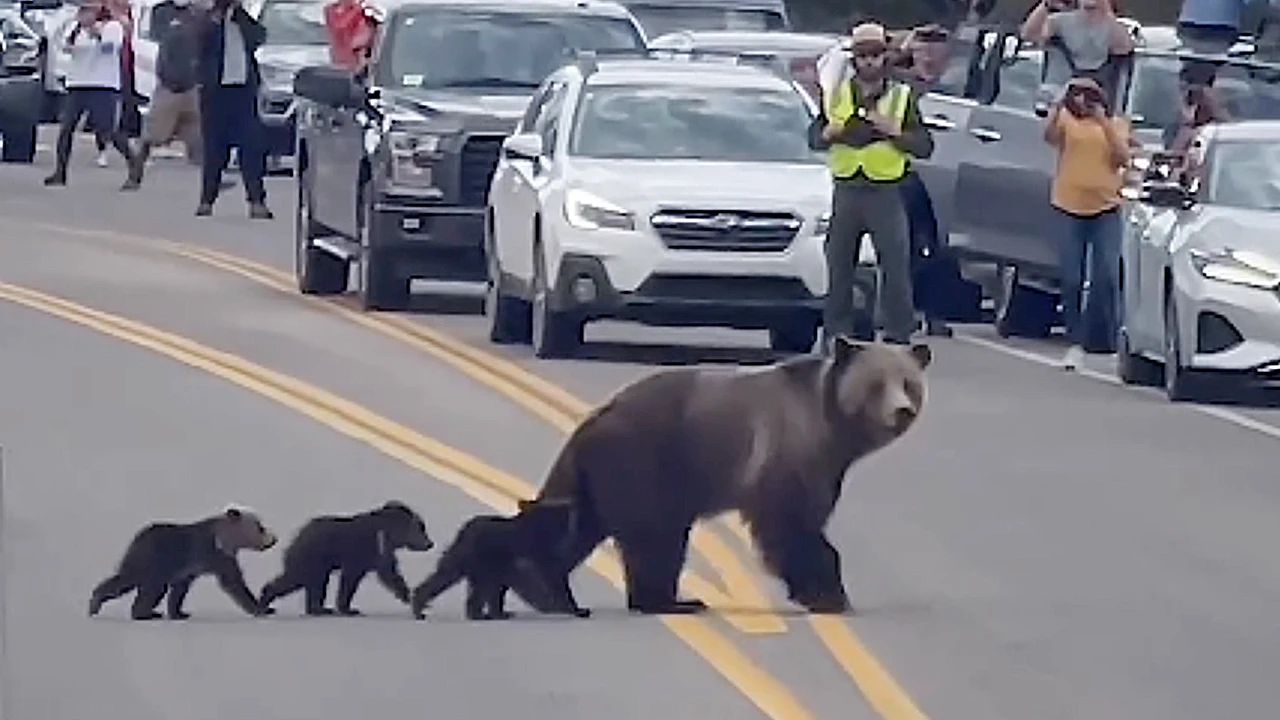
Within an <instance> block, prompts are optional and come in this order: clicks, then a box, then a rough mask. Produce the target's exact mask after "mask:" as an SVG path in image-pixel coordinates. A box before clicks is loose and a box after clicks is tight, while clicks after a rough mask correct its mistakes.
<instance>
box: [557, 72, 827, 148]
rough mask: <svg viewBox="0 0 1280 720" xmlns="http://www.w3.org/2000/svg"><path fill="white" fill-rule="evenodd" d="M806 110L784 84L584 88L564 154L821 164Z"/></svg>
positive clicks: (798, 96)
mask: <svg viewBox="0 0 1280 720" xmlns="http://www.w3.org/2000/svg"><path fill="white" fill-rule="evenodd" d="M809 122H810V115H809V110H808V107H807V106H806V105H805V103H804V100H803V98H802V97H801V96H800V95H799V94H798V93H795V92H790V91H786V90H766V89H752V88H716V87H706V86H697V87H693V86H689V87H680V86H672V85H652V86H649V85H645V86H636V85H605V86H595V87H588V88H587V89H586V91H585V92H584V93H583V99H582V104H581V106H580V110H579V111H578V121H577V123H576V126H577V127H576V131H575V133H574V135H573V137H572V138H571V139H570V146H569V152H570V154H572V155H578V156H584V157H591V158H603V159H637V160H643V159H649V160H708V161H725V162H770V163H805V164H808V163H821V162H822V155H821V154H820V153H817V152H815V151H814V150H811V149H810V148H809V143H808V128H809Z"/></svg>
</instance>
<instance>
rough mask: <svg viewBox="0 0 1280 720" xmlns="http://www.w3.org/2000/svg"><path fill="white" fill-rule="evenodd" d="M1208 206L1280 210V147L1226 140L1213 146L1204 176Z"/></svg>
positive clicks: (1202, 192) (1202, 193) (1269, 144)
mask: <svg viewBox="0 0 1280 720" xmlns="http://www.w3.org/2000/svg"><path fill="white" fill-rule="evenodd" d="M1203 177H1204V178H1205V179H1204V184H1203V186H1202V188H1201V197H1203V199H1204V201H1205V202H1207V203H1212V204H1214V205H1224V206H1227V207H1233V208H1242V209H1246V210H1269V211H1275V210H1280V144H1277V143H1263V142H1257V141H1224V142H1218V143H1215V144H1214V145H1213V148H1212V149H1211V150H1210V152H1209V157H1208V158H1207V165H1206V167H1205V171H1204V174H1203Z"/></svg>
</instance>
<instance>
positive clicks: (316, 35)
mask: <svg viewBox="0 0 1280 720" xmlns="http://www.w3.org/2000/svg"><path fill="white" fill-rule="evenodd" d="M258 22H260V23H262V27H264V28H266V31H267V40H266V43H267V44H268V45H327V44H329V33H328V31H327V30H325V27H324V5H323V4H322V3H311V2H268V3H267V4H265V5H263V6H262V15H261V16H260V17H259V18H258Z"/></svg>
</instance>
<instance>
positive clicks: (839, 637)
mask: <svg viewBox="0 0 1280 720" xmlns="http://www.w3.org/2000/svg"><path fill="white" fill-rule="evenodd" d="M29 224H31V225H33V226H36V227H42V228H44V229H47V230H50V231H53V232H57V233H62V234H71V235H80V236H86V237H99V238H103V239H108V240H114V241H123V242H127V243H130V244H142V245H144V246H147V247H159V248H160V249H162V250H165V251H166V252H169V253H172V254H175V255H179V256H182V257H185V258H187V259H190V260H192V261H195V262H198V263H201V264H204V265H207V266H211V267H215V268H218V269H220V270H223V271H226V272H228V273H232V274H235V275H238V276H240V277H243V278H245V279H247V280H250V281H252V282H254V283H257V284H260V285H264V286H267V287H271V288H273V289H276V290H278V291H280V292H283V293H285V294H288V295H290V296H291V297H294V298H299V299H302V300H305V301H307V302H310V303H312V304H314V305H316V306H318V307H321V308H323V309H324V310H326V311H328V312H332V313H335V314H337V315H339V316H341V317H343V318H344V319H346V320H349V321H351V322H354V323H356V324H358V325H360V326H362V327H365V328H368V329H370V330H373V331H374V332H377V333H379V334H382V335H384V336H388V337H391V338H394V339H396V340H398V341H400V342H403V343H406V344H408V345H410V346H412V347H415V348H417V349H420V350H423V351H425V352H427V353H429V354H431V355H433V356H434V357H436V358H437V359H439V360H441V361H443V362H445V363H446V364H448V365H450V366H452V367H454V368H455V369H457V370H458V371H459V372H462V373H463V374H465V375H467V376H468V377H471V378H472V379H474V380H477V381H478V382H481V383H482V384H485V385H487V386H489V387H491V388H492V389H494V390H496V391H497V392H499V393H501V394H503V395H504V396H506V397H508V398H509V399H511V400H512V401H514V402H515V403H517V404H518V405H520V406H522V407H524V408H525V409H527V410H528V411H530V412H531V413H533V414H534V415H536V416H537V417H539V418H542V419H543V420H545V421H547V422H548V423H550V424H551V425H553V426H555V427H556V428H558V429H560V430H561V431H562V432H565V433H568V432H571V431H572V430H573V428H574V427H576V426H577V424H578V422H579V421H580V420H581V418H582V417H583V416H585V414H586V413H587V412H588V411H589V410H590V405H589V404H587V403H585V402H584V401H582V400H581V399H579V398H577V397H575V396H573V395H571V394H570V393H568V392H567V391H565V390H564V389H563V388H560V387H558V386H556V385H554V384H552V383H550V382H548V381H546V380H544V379H542V378H540V377H537V376H536V375H534V374H532V373H530V372H528V371H527V370H525V369H524V368H522V367H520V366H519V365H517V364H515V363H513V362H510V361H507V360H505V359H502V358H500V357H497V356H494V355H492V354H489V353H486V352H484V351H482V350H479V349H477V348H474V347H472V346H470V345H467V344H466V343H464V342H462V341H459V340H457V339H455V338H453V337H451V336H449V335H447V334H445V333H442V332H439V331H436V330H433V329H431V328H428V327H425V326H423V325H421V324H418V323H414V322H411V321H409V320H406V319H405V318H401V317H397V316H394V315H371V314H366V313H364V312H361V311H360V310H358V309H356V308H355V307H354V306H353V305H352V304H351V303H350V302H349V301H347V300H345V299H341V298H339V299H326V298H319V297H311V296H302V295H299V294H298V293H297V291H296V286H295V284H294V280H293V277H292V276H291V275H290V274H288V273H283V272H280V271H278V270H276V269H274V268H270V267H266V266H263V265H260V264H258V263H254V262H251V261H248V260H245V259H243V258H239V257H235V256H232V255H228V254H224V253H219V252H215V251H211V250H205V249H202V248H194V247H191V246H190V245H184V244H181V243H174V242H171V241H167V240H161V239H158V238H142V237H138V236H134V235H126V234H121V233H114V232H110V231H100V230H88V229H83V228H73V227H66V226H61V225H49V224H43V223H35V222H32V223H29ZM154 332H158V331H154ZM188 342H189V341H188ZM214 352H216V351H214ZM240 362H243V361H240ZM263 370H265V369H263ZM289 382H293V383H297V382H298V381H296V380H292V379H289ZM314 391H315V392H323V391H320V390H319V389H315V390H314ZM326 395H327V393H326ZM329 397H332V396H329ZM344 402H345V401H344ZM348 405H350V404H349V403H348ZM352 407H356V408H357V409H358V406H352ZM362 412H365V413H367V411H363V410H362ZM374 417H376V416H374ZM380 421H381V422H382V423H385V424H386V425H387V426H394V424H393V423H390V421H387V420H385V419H380ZM395 427H399V426H395ZM400 429H401V430H402V431H404V432H410V433H412V431H409V430H408V429H407V428H400ZM414 434H415V435H416V433H414ZM417 437H418V438H419V439H420V440H421V441H423V442H427V443H432V444H434V446H435V447H436V448H437V450H439V449H441V448H443V449H444V450H447V451H448V452H449V453H451V454H453V455H454V456H458V457H467V456H465V455H462V454H461V453H459V452H458V451H456V450H453V449H452V448H448V447H447V446H443V445H441V444H439V443H436V442H435V441H432V440H430V439H428V438H425V437H423V436H421V435H418V436H417ZM396 457H400V456H399V455H396ZM468 460H469V462H471V463H473V466H472V467H473V469H474V468H475V467H481V468H484V471H483V472H481V474H480V477H490V478H492V477H498V476H501V477H503V478H505V479H504V480H503V481H502V483H503V487H505V488H506V491H507V492H506V494H507V495H508V497H523V496H527V495H529V494H532V492H533V489H532V488H529V487H527V486H526V485H524V484H523V482H522V481H520V480H518V479H516V478H514V477H511V476H509V475H505V474H503V473H501V472H500V471H498V470H496V469H493V468H488V467H487V466H484V465H483V463H480V462H479V461H478V460H474V459H470V458H468ZM410 464H412V463H410ZM414 467H417V466H416V465H415V466H414ZM431 474H436V473H434V472H432V473H431ZM442 479H443V478H442ZM482 484H483V485H489V486H491V487H492V483H488V482H482ZM512 488H521V489H520V490H519V491H516V492H514V494H512V492H511V491H512ZM464 489H465V488H464ZM468 492H470V491H468ZM472 494H473V495H474V493H472ZM722 522H723V523H724V524H725V526H726V527H727V528H728V529H729V530H730V531H731V532H732V534H733V535H735V536H737V537H738V538H739V540H741V541H742V542H743V543H744V544H745V545H746V546H747V547H750V539H749V537H748V536H747V533H746V530H745V528H744V527H743V526H742V523H741V522H740V520H739V519H738V518H737V516H732V517H730V518H726V519H725V520H723V521H722ZM691 546H692V549H693V550H694V552H696V553H697V554H699V555H700V556H701V557H703V559H704V560H706V561H707V562H708V563H709V564H710V565H711V566H712V567H714V568H715V570H716V571H717V574H718V575H719V576H720V579H721V582H722V583H723V585H724V589H723V590H722V589H720V588H718V587H717V586H716V585H715V584H714V583H712V582H711V581H709V580H707V579H705V578H703V577H701V576H699V575H698V574H697V573H694V572H691V571H688V570H686V572H685V573H684V575H683V576H682V582H683V585H684V587H685V588H686V590H687V591H689V592H691V593H692V594H694V595H695V596H697V597H699V598H701V599H702V600H704V601H705V602H707V603H708V604H709V605H711V606H712V607H715V608H717V609H719V610H721V611H722V612H723V617H724V619H725V620H726V621H727V622H729V623H730V624H732V625H733V626H734V627H736V628H737V629H738V630H739V631H741V632H744V633H749V634H777V633H782V632H786V631H787V629H788V628H787V625H786V623H785V622H784V621H783V619H782V617H781V615H779V614H778V613H777V612H776V611H773V610H772V609H770V607H769V605H770V603H769V600H768V598H767V596H766V595H765V594H764V592H763V591H762V590H761V589H760V587H759V585H758V584H757V583H756V582H755V579H754V577H753V576H752V574H751V573H750V572H749V571H748V570H747V568H746V567H745V566H744V565H743V563H742V562H741V560H740V559H739V557H738V555H737V554H736V553H735V552H734V551H733V550H732V549H731V548H730V547H729V546H728V544H727V543H725V542H724V541H723V540H722V539H721V538H720V537H719V536H718V535H717V534H716V533H715V532H713V531H711V530H710V529H709V528H707V527H706V526H699V527H698V528H696V529H695V532H694V535H693V537H692V538H691ZM598 555H600V553H597V554H596V556H593V558H592V561H591V562H593V563H597V564H596V565H593V567H595V568H596V569H597V570H598V571H599V570H600V569H601V568H600V566H598V563H599V562H606V561H604V560H599V559H597V556H598ZM608 562H612V563H613V564H612V565H609V566H608V567H607V568H606V570H604V571H602V572H603V573H604V574H605V575H606V577H608V578H609V579H610V581H611V582H614V583H615V585H618V586H619V587H621V584H620V583H621V576H620V574H618V573H619V572H620V569H619V566H618V565H617V563H616V561H614V560H612V559H610V560H608ZM610 572H612V573H614V574H612V575H610V574H609V573H610ZM749 609H751V610H752V611H749V612H742V611H744V610H749ZM807 620H808V623H809V624H810V626H811V627H812V629H813V630H814V632H815V634H816V635H817V636H818V638H819V639H820V640H821V641H822V643H823V644H824V645H825V646H826V647H827V649H828V651H829V652H830V653H831V654H832V656H833V657H834V658H835V660H836V661H837V663H839V665H840V666H841V667H842V668H843V669H844V671H845V672H846V674H847V675H848V676H849V677H850V678H851V679H852V680H853V682H854V684H855V685H856V686H857V687H858V689H859V691H860V692H861V693H862V695H863V697H864V698H865V699H866V701H867V703H868V704H869V705H870V706H871V707H872V709H873V710H875V712H876V713H877V714H878V715H879V716H880V717H881V718H884V720H927V717H926V716H925V715H924V713H923V712H922V711H921V710H920V709H919V708H918V707H917V706H916V704H915V703H914V702H913V701H912V699H911V697H910V696H909V695H908V694H907V693H906V691H905V690H903V689H902V687H901V686H900V685H899V684H898V683H897V681H896V680H894V678H893V677H892V676H891V675H890V674H889V672H888V671H887V670H886V669H885V668H884V667H883V666H882V665H881V663H880V662H879V661H878V660H877V659H876V658H875V656H874V655H872V654H871V652H870V651H869V650H868V649H867V648H866V646H865V645H864V643H863V642H862V641H861V640H860V638H858V636H857V635H856V634H855V633H854V632H853V630H852V629H851V628H850V627H849V626H848V624H846V623H845V622H844V621H843V620H842V619H840V618H838V617H832V616H808V617H807ZM664 622H667V624H668V626H670V627H672V629H673V630H674V631H676V632H677V634H678V635H680V636H681V638H682V639H684V640H685V641H686V642H689V638H688V637H687V635H683V634H681V632H682V631H680V630H677V627H684V628H685V629H684V631H683V632H686V633H687V632H689V630H688V628H689V627H693V626H697V627H700V628H701V634H702V635H701V636H702V638H703V640H704V641H706V642H707V643H709V644H705V645H703V646H701V647H699V646H696V645H694V644H693V643H690V645H691V646H692V647H694V650H695V651H696V652H698V653H699V654H700V655H702V656H703V657H704V658H705V659H707V660H708V661H709V662H711V664H712V665H713V666H715V667H716V668H717V669H718V670H719V671H720V672H721V673H722V674H724V675H725V677H726V678H727V679H729V680H730V682H732V683H733V684H734V685H735V686H737V687H738V688H739V689H740V690H742V692H743V693H744V694H745V695H746V696H747V697H748V698H750V699H751V700H752V701H753V702H754V703H755V704H756V705H757V706H758V707H760V708H761V709H762V710H764V711H765V712H766V714H768V715H769V716H770V717H772V718H775V720H782V719H784V718H786V719H787V720H790V719H791V718H803V717H811V715H810V714H809V713H808V711H807V710H804V708H802V707H801V706H800V705H799V704H798V702H797V701H796V700H795V699H794V698H792V697H791V696H790V694H789V692H788V691H787V690H786V689H785V688H784V687H783V686H782V685H781V684H779V683H778V682H777V681H776V680H774V679H773V678H771V677H770V676H769V675H767V674H766V673H764V672H763V671H762V670H760V669H759V668H758V667H755V666H754V665H753V664H751V661H750V660H748V659H747V658H746V657H745V656H743V655H741V653H740V652H739V651H738V650H737V649H736V648H735V647H734V646H733V645H732V643H730V642H729V641H728V640H727V639H725V638H724V637H723V636H720V635H719V634H718V633H716V632H715V631H714V630H713V629H712V628H711V627H710V626H709V625H707V624H705V622H702V621H697V620H695V619H693V618H667V619H664ZM672 623H675V626H673V625H672ZM711 648H717V649H716V650H714V651H711V650H710V649H711ZM726 653H727V654H726ZM744 663H745V665H744ZM748 676H750V677H754V678H755V680H753V681H752V683H760V684H754V685H751V686H750V687H745V686H744V685H743V683H742V680H743V679H744V678H746V677H748ZM762 693H763V694H762ZM769 708H773V710H770V709H769ZM775 711H778V712H781V714H775ZM793 713H800V714H793Z"/></svg>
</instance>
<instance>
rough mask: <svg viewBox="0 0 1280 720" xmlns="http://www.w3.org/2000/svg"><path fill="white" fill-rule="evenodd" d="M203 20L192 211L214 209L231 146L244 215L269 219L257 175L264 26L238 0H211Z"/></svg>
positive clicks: (262, 151)
mask: <svg viewBox="0 0 1280 720" xmlns="http://www.w3.org/2000/svg"><path fill="white" fill-rule="evenodd" d="M202 25H203V27H202V29H201V38H200V55H199V59H198V63H199V64H198V68H199V73H198V78H199V84H200V118H201V129H202V135H203V136H204V152H203V154H204V164H203V166H202V167H201V177H200V204H199V205H198V206H197V207H196V215H197V216H200V217H204V216H208V215H212V214H213V203H214V202H215V201H216V200H217V199H218V190H219V189H220V186H221V184H222V172H223V171H224V170H225V169H226V167H227V163H228V162H229V161H230V159H231V157H230V156H231V148H232V147H235V148H236V154H237V158H238V159H239V165H240V175H241V177H242V178H244V189H245V196H246V199H247V200H248V203H249V217H251V218H254V219H256V220H269V219H271V217H272V214H271V210H270V209H268V208H267V189H266V186H265V184H264V183H263V180H262V178H263V175H265V174H266V160H267V158H266V142H265V139H264V138H263V134H264V133H263V129H262V120H261V118H260V117H259V116H258V88H259V86H260V85H261V83H262V76H261V74H260V72H259V70H258V61H257V59H256V58H255V57H254V53H255V52H256V51H257V49H258V47H259V46H260V45H262V43H263V41H264V40H266V37H267V31H266V29H265V28H263V27H262V25H261V24H260V23H258V21H257V20H254V19H253V17H252V16H250V15H249V13H248V12H247V11H245V9H244V8H243V7H242V6H241V5H240V3H239V0H214V3H213V8H212V9H211V11H210V13H209V15H208V20H207V21H206V22H204V23H203V24H202Z"/></svg>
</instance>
